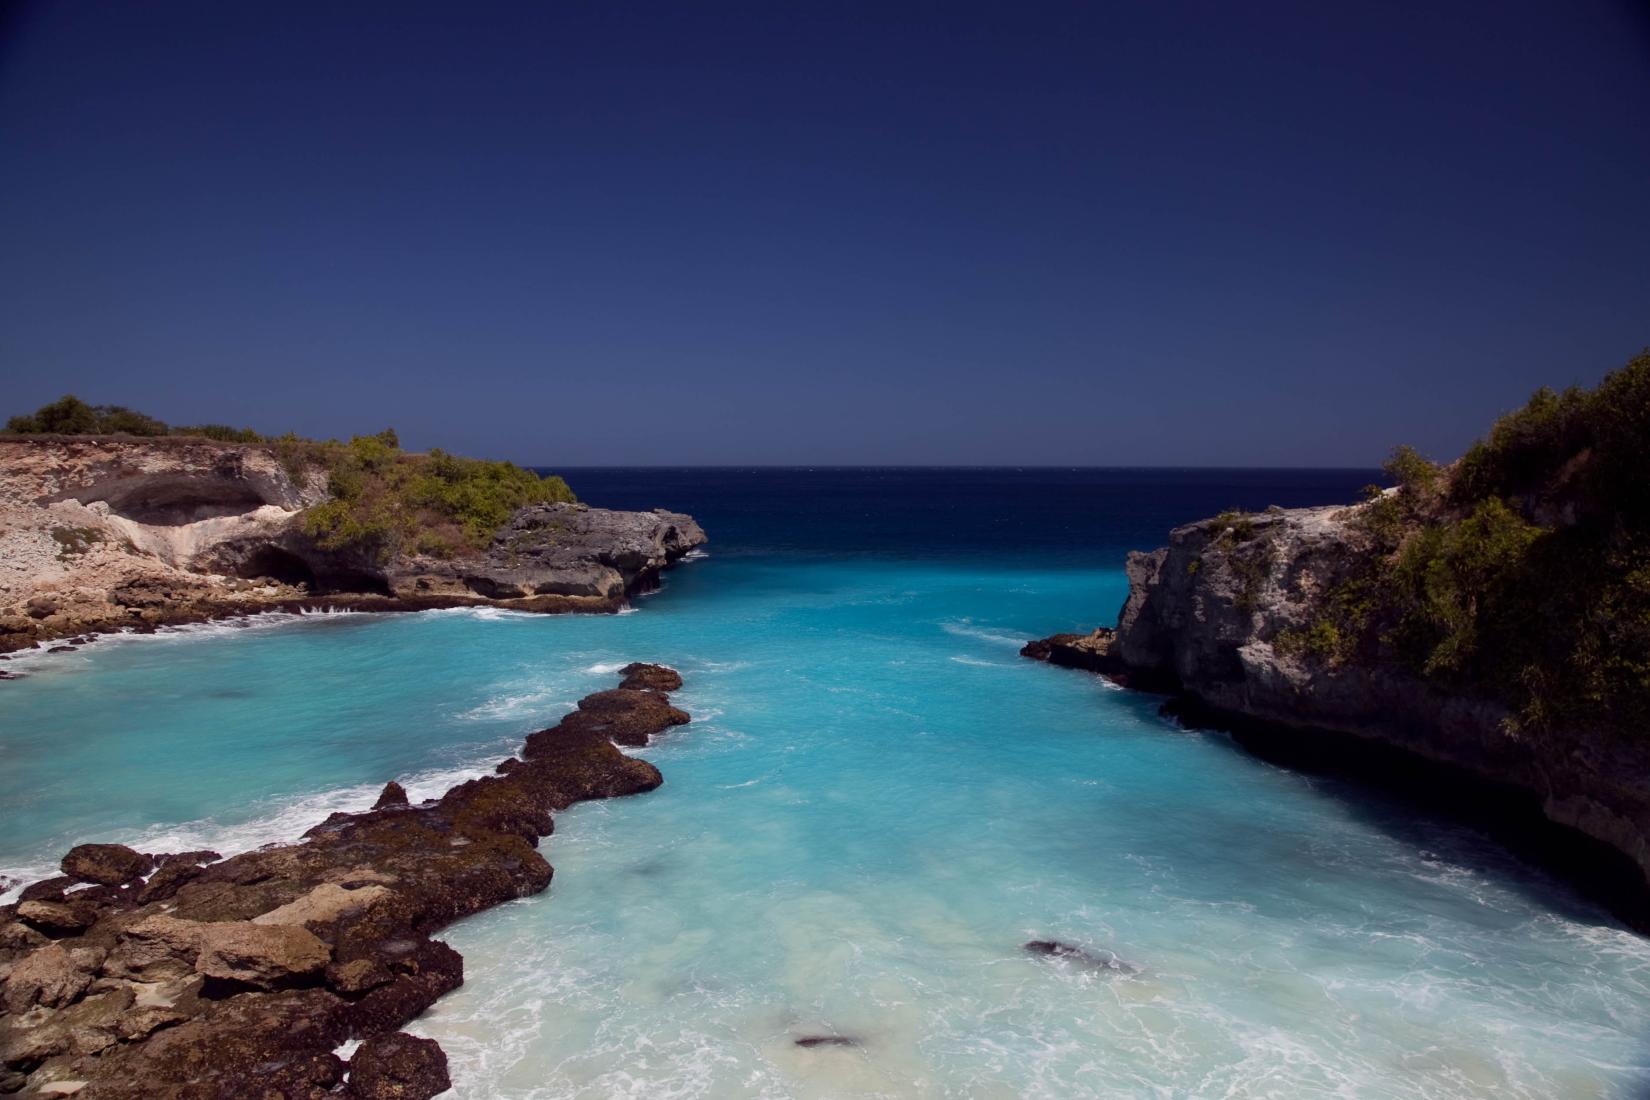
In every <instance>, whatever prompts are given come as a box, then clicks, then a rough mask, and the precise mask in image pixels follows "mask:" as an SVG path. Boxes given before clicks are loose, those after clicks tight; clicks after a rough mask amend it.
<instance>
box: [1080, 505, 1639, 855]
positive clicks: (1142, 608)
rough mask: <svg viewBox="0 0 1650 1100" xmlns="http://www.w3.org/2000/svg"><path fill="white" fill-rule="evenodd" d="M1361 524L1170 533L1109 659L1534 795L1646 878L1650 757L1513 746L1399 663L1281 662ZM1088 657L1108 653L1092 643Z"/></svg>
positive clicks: (1469, 704)
mask: <svg viewBox="0 0 1650 1100" xmlns="http://www.w3.org/2000/svg"><path fill="white" fill-rule="evenodd" d="M1362 507H1367V506H1366V505H1357V506H1353V507H1349V508H1309V509H1295V510H1287V511H1286V510H1282V509H1274V510H1272V511H1271V512H1268V513H1263V514H1260V515H1254V516H1248V517H1243V518H1242V519H1240V520H1237V521H1231V520H1220V519H1217V520H1205V521H1203V522H1200V523H1194V524H1190V525H1188V526H1185V527H1181V528H1178V529H1176V530H1175V531H1173V532H1171V534H1170V536H1169V545H1168V546H1166V547H1163V548H1161V549H1158V550H1154V551H1152V552H1150V553H1140V552H1136V553H1134V554H1131V555H1130V556H1129V560H1128V566H1127V570H1128V577H1129V596H1128V600H1127V602H1126V603H1125V605H1124V607H1123V610H1122V613H1121V615H1120V616H1119V620H1118V625H1117V630H1116V632H1115V634H1114V635H1113V636H1112V637H1111V638H1110V639H1109V645H1105V644H1104V643H1105V641H1106V639H1104V638H1102V639H1100V640H1099V643H1100V645H1101V648H1105V649H1107V650H1108V651H1109V652H1108V655H1107V656H1108V658H1109V659H1110V660H1111V661H1112V662H1113V665H1114V667H1115V668H1116V669H1117V670H1119V671H1120V672H1122V673H1123V674H1124V675H1125V676H1127V677H1130V678H1132V680H1133V682H1135V683H1142V684H1147V683H1151V684H1155V685H1157V686H1161V687H1163V688H1165V689H1167V690H1177V691H1180V692H1184V693H1185V694H1186V695H1189V696H1191V697H1192V698H1193V699H1195V700H1196V701H1197V702H1199V703H1202V704H1204V705H1206V706H1208V707H1211V708H1214V709H1216V710H1218V711H1224V712H1227V713H1229V714H1232V715H1236V716H1241V717H1244V718H1250V719H1258V720H1261V721H1264V722H1268V723H1274V724H1277V725H1279V726H1283V727H1292V728H1294V729H1295V730H1296V731H1297V734H1298V736H1299V737H1300V738H1311V737H1313V736H1322V735H1323V733H1324V731H1330V732H1331V733H1341V734H1350V735H1354V736H1356V737H1360V738H1365V739H1369V740H1373V741H1377V742H1380V743H1382V744H1386V745H1390V746H1394V747H1397V748H1400V749H1403V750H1406V751H1408V752H1410V753H1413V754H1416V755H1418V756H1421V757H1425V758H1427V759H1430V760H1434V761H1440V762H1444V763H1448V764H1451V765H1454V766H1456V767H1459V768H1462V769H1465V770H1466V771H1468V772H1471V773H1473V774H1475V775H1477V776H1479V777H1481V778H1484V779H1487V780H1491V781H1494V782H1496V783H1501V784H1507V785H1511V786H1514V787H1517V788H1522V789H1524V790H1526V791H1529V792H1531V793H1532V794H1533V795H1534V796H1535V797H1536V798H1537V799H1539V801H1540V804H1541V807H1542V811H1543V812H1544V813H1545V814H1546V816H1547V817H1549V818H1550V819H1552V820H1553V821H1555V822H1558V823H1560V824H1563V825H1568V826H1572V827H1574V828H1576V829H1579V830H1580V831H1582V832H1584V833H1586V834H1588V835H1590V836H1592V837H1594V838H1596V839H1598V840H1601V841H1604V842H1605V843H1607V844H1609V845H1611V846H1613V847H1615V848H1617V849H1618V850H1620V851H1621V852H1623V853H1625V854H1626V855H1627V856H1628V857H1629V858H1630V859H1631V860H1632V861H1633V862H1634V863H1636V864H1637V865H1638V867H1639V868H1640V869H1641V870H1642V871H1643V872H1644V873H1645V874H1646V876H1647V877H1650V751H1645V749H1644V748H1643V747H1642V746H1639V745H1633V744H1625V743H1622V740H1621V739H1620V738H1612V737H1608V736H1605V735H1602V734H1597V733H1594V732H1592V731H1587V730H1548V731H1542V732H1540V733H1538V734H1537V733H1531V734H1527V735H1516V734H1513V733H1510V732H1508V729H1507V727H1506V725H1505V724H1504V720H1505V719H1506V717H1507V713H1506V711H1505V710H1504V708H1502V707H1500V706H1499V705H1497V704H1495V703H1492V702H1489V701H1486V700H1482V699H1473V698H1468V697H1462V696H1459V695H1450V694H1446V693H1444V692H1441V691H1440V690H1438V689H1437V688H1435V687H1434V686H1433V685H1432V684H1430V683H1428V682H1426V681H1424V680H1422V679H1421V678H1419V677H1418V676H1417V675H1415V674H1413V673H1412V672H1410V671H1408V670H1407V669H1406V668H1405V667H1403V666H1401V665H1400V664H1399V663H1398V662H1397V661H1395V660H1393V661H1387V660H1383V659H1380V658H1365V659H1361V660H1352V661H1349V662H1347V663H1345V664H1341V665H1339V666H1333V667H1331V666H1328V665H1326V664H1325V663H1324V662H1322V661H1319V660H1315V659H1313V658H1311V657H1307V656H1303V655H1300V654H1297V653H1294V652H1293V651H1292V649H1291V647H1289V646H1286V645H1285V646H1281V647H1280V646H1279V644H1278V637H1279V635H1280V634H1281V633H1283V632H1284V631H1288V630H1302V629H1305V628H1306V627H1308V626H1309V625H1310V624H1311V622H1312V621H1313V619H1314V617H1315V615H1316V611H1317V607H1318V600H1319V599H1320V598H1321V596H1322V594H1323V593H1325V592H1326V591H1328V590H1330V589H1332V588H1333V587H1334V585H1335V582H1336V581H1337V579H1338V578H1339V577H1340V576H1341V575H1342V573H1343V571H1344V570H1345V569H1346V568H1348V567H1349V565H1350V562H1351V559H1352V557H1353V550H1352V548H1353V547H1354V546H1356V544H1357V539H1358V535H1357V531H1356V528H1355V526H1352V525H1351V521H1352V520H1353V519H1354V518H1355V517H1356V515H1357V510H1358V509H1359V508H1362ZM1088 644H1089V645H1090V647H1091V648H1092V647H1093V646H1094V645H1095V644H1096V643H1095V642H1093V641H1091V642H1089V643H1088Z"/></svg>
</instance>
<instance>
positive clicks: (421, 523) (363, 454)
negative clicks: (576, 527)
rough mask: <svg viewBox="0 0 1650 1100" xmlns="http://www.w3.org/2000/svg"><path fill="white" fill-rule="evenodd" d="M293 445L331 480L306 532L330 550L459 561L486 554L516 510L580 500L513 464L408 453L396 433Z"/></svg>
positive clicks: (308, 517) (557, 481) (557, 482)
mask: <svg viewBox="0 0 1650 1100" xmlns="http://www.w3.org/2000/svg"><path fill="white" fill-rule="evenodd" d="M289 447H290V449H291V451H292V453H293V454H294V455H295V456H296V457H298V459H299V460H300V461H303V462H308V463H313V464H316V465H319V466H322V467H324V468H325V469H326V471H327V476H328V484H329V490H328V498H327V500H326V501H324V502H323V503H321V504H318V505H316V506H315V507H313V508H311V509H310V510H309V511H308V512H307V513H305V516H304V530H305V531H306V532H307V533H308V534H309V535H310V536H311V537H312V538H314V539H315V540H316V541H317V542H318V543H319V544H320V545H321V546H323V547H326V548H327V549H332V550H342V549H354V550H359V551H361V552H362V553H364V554H366V555H368V556H369V557H374V558H379V559H382V558H384V557H387V556H388V555H390V554H392V553H395V552H397V551H402V550H411V551H417V552H420V553H426V554H432V555H435V556H438V557H452V556H456V555H460V554H463V553H465V552H466V551H469V550H475V549H480V548H482V547H485V546H486V545H487V543H488V541H489V540H490V539H491V538H492V537H493V534H494V532H496V531H497V530H498V529H499V528H500V527H502V526H503V525H504V523H505V522H506V521H507V520H508V519H509V518H510V516H511V514H512V513H513V512H515V510H516V509H517V508H520V507H522V506H524V505H528V504H542V503H550V502H556V501H564V502H569V503H570V502H572V501H574V500H575V499H577V498H575V497H574V496H573V491H572V490H571V489H569V488H568V487H567V483H566V482H565V481H563V480H562V479H561V478H559V477H555V476H550V477H540V476H539V475H538V474H535V473H533V472H532V471H531V470H524V469H522V468H521V467H520V466H517V465H515V464H514V463H510V462H486V461H482V460H480V459H473V458H459V457H458V456H456V455H450V454H448V453H447V452H445V451H442V450H439V449H437V450H432V451H431V452H430V453H429V454H427V455H420V454H408V453H406V452H404V451H402V450H401V448H400V445H399V441H398V440H397V439H396V437H395V432H394V431H393V430H387V431H384V432H380V433H379V434H377V435H364V436H356V437H355V438H353V439H351V440H350V441H349V443H347V444H342V443H336V442H329V443H308V442H306V441H296V440H294V441H290V442H289Z"/></svg>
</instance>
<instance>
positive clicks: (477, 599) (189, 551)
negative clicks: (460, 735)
mask: <svg viewBox="0 0 1650 1100" xmlns="http://www.w3.org/2000/svg"><path fill="white" fill-rule="evenodd" d="M386 436H388V438H387V439H386ZM705 541H706V537H705V533H704V531H703V530H701V529H700V527H699V525H698V524H697V523H695V522H694V521H693V519H692V518H691V517H689V516H685V515H681V514H679V513H675V512H667V511H664V510H657V511H653V512H621V511H612V510H609V509H604V508H591V507H588V506H586V505H584V504H580V503H578V502H576V501H575V500H574V499H573V497H572V494H571V492H570V491H568V490H567V488H566V486H565V485H564V484H562V483H561V480H560V479H559V478H545V479H540V478H539V477H538V475H535V474H533V473H531V472H530V471H525V470H522V469H520V468H518V467H514V466H510V465H509V464H508V463H482V462H476V461H474V460H467V459H456V458H453V457H451V456H446V455H442V454H440V453H438V452H436V453H432V454H431V455H413V454H407V453H405V452H401V451H400V450H399V448H398V447H397V446H396V445H395V443H394V440H393V433H386V435H385V436H368V437H358V438H357V439H356V440H353V441H351V443H349V444H317V443H312V442H309V441H291V440H277V441H260V442H251V443H244V442H225V441H221V440H216V439H210V438H203V437H199V436H189V435H170V436H153V437H142V436H129V435H128V436H71V435H33V436H28V435H20V436H7V437H0V653H3V652H6V651H11V650H17V649H22V648H25V647H29V646H35V645H39V644H41V643H47V642H57V643H59V644H77V642H78V641H84V640H86V639H87V638H88V637H89V636H91V635H94V634H96V633H99V632H107V631H118V630H133V629H135V630H152V629H155V628H156V627H159V626H163V625H170V624H179V623H189V622H199V621H203V620H207V619H214V618H222V617H226V616H234V615H242V614H249V613H254V612H258V611H270V610H288V611H291V610H309V609H326V608H339V609H356V610H372V611H398V610H423V609H429V608H440V607H461V606H472V605H488V606H497V607H507V608H513V609H518V610H523V611H535V612H569V611H582V612H611V611H616V610H618V609H619V608H620V607H622V606H623V605H624V603H625V600H626V598H627V597H628V596H629V595H631V594H633V593H635V592H638V591H645V590H646V589H647V588H648V587H650V586H652V585H654V584H655V583H657V578H658V575H659V573H660V572H661V571H662V570H663V569H665V568H666V567H668V566H669V565H670V564H672V563H673V562H675V561H677V560H679V559H680V558H682V557H683V556H684V555H686V554H687V553H689V552H690V551H691V550H693V549H694V548H695V547H697V546H700V545H702V544H703V543H704V542H705Z"/></svg>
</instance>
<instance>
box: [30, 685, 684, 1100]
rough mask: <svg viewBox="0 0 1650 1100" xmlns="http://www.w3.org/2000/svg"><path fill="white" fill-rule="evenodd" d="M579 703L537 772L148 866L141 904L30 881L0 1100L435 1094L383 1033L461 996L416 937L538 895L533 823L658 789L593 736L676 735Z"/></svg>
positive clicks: (441, 960)
mask: <svg viewBox="0 0 1650 1100" xmlns="http://www.w3.org/2000/svg"><path fill="white" fill-rule="evenodd" d="M647 667H654V666H647ZM597 694H598V696H600V698H597V697H592V701H591V703H590V706H589V707H586V708H584V709H581V710H579V711H575V712H574V713H573V714H572V715H569V716H568V718H567V719H565V720H564V721H563V722H562V723H561V724H559V725H558V726H557V727H554V728H552V729H550V730H541V731H539V732H538V733H535V734H533V735H532V736H533V738H535V739H537V741H536V742H535V743H537V744H539V745H540V746H541V748H542V751H540V752H537V753H535V754H531V756H530V757H529V758H527V759H520V758H514V757H512V758H511V759H509V760H507V761H504V762H503V763H501V764H500V766H499V772H498V774H496V775H491V776H487V777H484V778H482V779H477V780H472V781H470V782H468V783H463V784H460V785H458V786H457V787H454V788H453V789H452V790H450V791H448V792H447V793H446V794H445V795H443V796H442V797H441V798H440V799H437V800H435V801H433V802H426V803H424V804H421V805H419V806H408V805H406V804H404V802H394V801H393V800H389V801H390V802H391V804H389V805H382V806H379V807H375V808H374V809H372V810H368V811H366V812H364V813H358V814H335V815H333V817H331V818H329V819H328V820H327V821H326V822H324V823H323V824H321V825H319V826H317V827H316V828H314V829H311V830H310V831H309V832H308V833H307V834H306V840H305V841H304V842H301V843H295V844H288V845H283V846H275V847H268V848H263V849H259V850H257V851H253V852H247V853H244V854H242V855H238V856H233V857H231V858H229V859H224V860H215V859H214V858H213V857H215V853H209V852H207V853H185V854H180V855H172V856H163V857H161V858H160V859H159V860H157V861H155V862H157V863H158V864H159V867H158V869H157V870H155V871H154V873H153V874H152V875H151V876H150V878H149V880H148V882H146V883H141V884H139V883H137V882H132V883H129V884H127V885H124V886H108V885H103V886H93V887H89V888H80V889H76V890H74V891H72V892H71V893H69V894H67V895H65V894H64V893H63V889H64V887H65V886H68V885H73V883H74V882H75V880H73V879H68V878H64V879H59V880H47V882H45V883H41V884H37V886H41V887H44V888H45V889H44V890H43V891H42V893H43V894H44V895H46V896H42V897H36V898H33V899H32V900H30V901H25V902H21V903H19V904H15V905H8V906H0V974H6V975H7V976H8V978H9V980H8V981H7V982H6V983H5V985H4V989H3V992H0V1087H4V1088H8V1089H12V1090H14V1091H15V1090H16V1089H19V1088H27V1089H34V1090H36V1091H38V1090H39V1089H40V1088H41V1087H43V1086H46V1085H48V1084H50V1083H51V1082H63V1081H70V1080H73V1081H84V1082H86V1083H85V1086H84V1088H82V1089H81V1090H80V1091H79V1092H78V1093H77V1095H79V1096H80V1097H82V1098H84V1100H240V1098H243V1097H247V1096H283V1097H287V1098H296V1097H312V1098H315V1100H321V1098H322V1097H326V1096H337V1095H346V1096H353V1097H361V1098H366V1097H383V1096H396V1097H411V1096H419V1097H426V1096H433V1095H435V1094H436V1093H437V1092H439V1091H441V1090H443V1089H445V1088H446V1087H447V1079H446V1065H445V1057H444V1056H443V1055H442V1054H441V1053H440V1050H439V1048H438V1047H436V1046H435V1044H434V1043H432V1042H430V1041H429V1040H423V1039H414V1038H412V1037H411V1036H405V1035H396V1034H395V1033H396V1032H398V1031H399V1029H400V1028H401V1027H403V1026H404V1025H405V1024H407V1023H408V1022H409V1021H411V1020H413V1019H415V1018H416V1017H417V1016H418V1015H419V1014H420V1013H422V1012H423V1011H424V1010H426V1009H427V1008H428V1007H429V1006H430V1005H431V1004H433V1003H434V1002H435V1001H436V999H437V998H439V997H441V996H442V995H443V994H445V993H448V992H450V991H451V990H453V989H456V988H457V987H458V986H459V985H460V984H461V983H462V982H463V980H464V964H463V959H462V958H460V956H459V955H458V953H457V952H456V951H454V950H452V948H450V947H448V946H447V945H446V944H443V943H440V942H438V941H435V940H432V939H430V934H431V933H432V932H434V931H435V930H437V929H439V928H441V927H442V926H444V925H446V924H448V923H450V922H452V921H454V920H456V919H458V918H460V917H463V916H467V915H469V914H471V913H476V912H480V911H481V910H483V909H487V908H489V907H491V906H493V905H497V904H500V903H502V902H505V901H510V900H513V899H515V898H520V897H525V896H527V895H530V894H534V893H537V892H538V891H541V890H543V889H544V888H545V887H547V886H548V885H549V884H550V878H551V873H552V872H551V868H550V865H549V863H547V862H546V861H545V859H544V857H543V856H542V855H541V854H540V853H539V852H538V851H537V850H536V848H535V844H536V843H537V841H538V840H539V838H540V837H541V836H544V835H548V834H549V832H550V830H551V828H552V824H553V822H552V814H554V813H556V812H559V811H560V810H563V809H565V808H566V807H567V806H569V805H572V804H573V803H574V802H578V801H581V800H584V799H591V798H609V797H614V796H618V795H625V794H634V793H639V792H642V791H647V790H652V789H653V788H655V787H657V786H658V785H659V783H660V781H661V780H660V776H659V772H658V769H657V768H655V767H653V765H651V764H649V763H647V762H645V761H642V760H636V759H634V758H632V757H628V756H626V755H624V754H623V753H622V752H620V751H619V749H618V748H617V747H616V746H615V745H614V743H613V740H612V739H611V737H610V736H608V735H607V733H606V732H605V727H607V726H612V727H613V728H616V729H621V730H628V731H640V730H644V729H654V730H655V732H656V731H657V730H658V729H663V728H668V726H670V725H673V724H678V723H679V722H681V721H686V720H687V715H685V714H683V713H682V712H681V711H678V710H676V709H675V708H674V707H671V706H670V705H669V701H668V697H667V696H666V695H664V694H663V693H662V692H659V691H655V690H634V689H625V690H614V691H610V692H601V693H597ZM580 715H585V716H587V717H586V718H580V717H579V716H580ZM591 715H597V716H599V717H600V719H601V722H600V723H597V722H594V721H592V720H590V719H589V717H588V716H591ZM128 851H129V849H128ZM144 858H148V857H144ZM197 861H201V862H197ZM77 866H78V863H77ZM113 874H114V872H110V874H109V875H106V876H105V877H113ZM31 889H32V888H31ZM140 995H141V996H140ZM351 1037H355V1038H363V1039H366V1040H367V1042H365V1043H364V1044H363V1045H362V1047H361V1048H360V1050H358V1051H357V1052H356V1056H355V1058H354V1059H352V1061H351V1062H350V1065H349V1082H348V1084H347V1085H345V1084H343V1081H344V1076H345V1066H344V1064H343V1062H342V1061H340V1060H339V1059H338V1058H337V1057H336V1056H335V1055H334V1054H333V1053H332V1051H333V1049H334V1048H335V1047H337V1046H338V1045H339V1044H340V1043H342V1042H343V1041H344V1040H345V1039H348V1038H351ZM340 1087H342V1088H343V1090H344V1091H343V1092H342V1093H340V1092H339V1091H338V1090H339V1089H340Z"/></svg>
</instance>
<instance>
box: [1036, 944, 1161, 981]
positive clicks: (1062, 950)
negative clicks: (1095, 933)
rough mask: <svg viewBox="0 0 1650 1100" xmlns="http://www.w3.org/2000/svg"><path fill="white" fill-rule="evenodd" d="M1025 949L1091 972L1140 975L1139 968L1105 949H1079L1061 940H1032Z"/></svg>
mask: <svg viewBox="0 0 1650 1100" xmlns="http://www.w3.org/2000/svg"><path fill="white" fill-rule="evenodd" d="M1025 949H1026V951H1028V952H1029V953H1031V954H1033V955H1042V956H1044V957H1046V958H1051V959H1064V960H1065V961H1067V962H1070V963H1075V964H1076V965H1078V966H1082V967H1085V968H1087V969H1090V970H1101V971H1106V972H1108V973H1113V974H1121V975H1131V974H1138V973H1140V968H1139V967H1138V966H1135V965H1134V964H1133V963H1128V962H1124V961H1123V960H1122V959H1120V958H1118V957H1117V955H1116V954H1115V953H1113V952H1111V951H1107V950H1105V949H1103V948H1102V949H1099V950H1094V949H1091V948H1087V947H1079V946H1077V945H1076V944H1073V943H1065V942H1064V941H1061V940H1032V941H1031V942H1029V943H1027V944H1026V945H1025Z"/></svg>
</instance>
